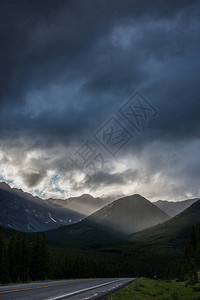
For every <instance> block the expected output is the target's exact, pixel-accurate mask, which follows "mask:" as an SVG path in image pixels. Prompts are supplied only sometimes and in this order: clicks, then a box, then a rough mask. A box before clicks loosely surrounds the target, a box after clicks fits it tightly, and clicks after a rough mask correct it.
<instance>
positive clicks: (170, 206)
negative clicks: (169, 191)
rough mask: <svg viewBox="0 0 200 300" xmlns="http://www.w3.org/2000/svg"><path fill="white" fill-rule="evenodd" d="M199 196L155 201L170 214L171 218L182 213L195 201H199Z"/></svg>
mask: <svg viewBox="0 0 200 300" xmlns="http://www.w3.org/2000/svg"><path fill="white" fill-rule="evenodd" d="M198 200H199V198H195V199H187V200H183V201H164V200H158V201H156V202H153V203H154V204H155V205H156V206H157V207H159V208H160V209H162V210H163V211H164V212H166V214H168V215H169V216H170V217H171V218H172V217H174V216H176V215H178V214H180V213H181V212H182V211H184V210H185V209H186V208H188V207H190V206H191V205H192V204H193V203H195V202H196V201H198Z"/></svg>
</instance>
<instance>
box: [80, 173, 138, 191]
mask: <svg viewBox="0 0 200 300" xmlns="http://www.w3.org/2000/svg"><path fill="white" fill-rule="evenodd" d="M137 176H138V172H137V171H136V170H130V169H127V170H126V171H124V172H116V173H113V174H112V173H106V172H102V171H99V172H97V173H95V174H93V176H91V177H89V176H87V177H86V179H85V181H84V183H82V184H84V186H85V187H92V188H93V189H97V188H98V187H99V186H109V185H122V184H127V183H128V181H131V182H134V180H135V179H136V178H137Z"/></svg>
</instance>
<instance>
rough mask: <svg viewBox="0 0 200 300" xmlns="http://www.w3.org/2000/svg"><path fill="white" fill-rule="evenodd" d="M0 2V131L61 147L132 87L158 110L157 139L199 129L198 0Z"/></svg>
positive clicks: (87, 130)
mask: <svg viewBox="0 0 200 300" xmlns="http://www.w3.org/2000/svg"><path fill="white" fill-rule="evenodd" d="M1 6H2V7H1V19H0V20H1V21H0V22H1V37H2V38H1V58H0V61H1V66H2V70H3V71H2V72H1V107H2V109H1V121H0V128H1V131H2V132H1V134H2V136H3V135H5V136H6V137H8V136H9V135H10V136H11V137H13V136H16V134H18V135H20V136H23V135H24V136H25V137H26V138H27V137H33V138H35V139H36V137H37V143H38V144H39V145H40V146H41V145H42V144H44V145H45V144H46V143H48V144H51V143H52V141H53V140H54V142H55V141H57V142H60V141H61V142H62V143H65V142H66V143H68V142H69V141H70V138H74V139H78V138H79V136H83V134H84V133H85V135H87V134H88V133H90V132H91V131H92V130H93V129H95V126H97V124H98V122H97V120H102V121H103V118H104V115H105V114H106V113H107V114H108V113H109V112H110V113H112V112H113V110H114V109H115V108H117V107H118V106H119V105H121V101H122V99H124V98H126V97H127V96H128V95H129V94H130V93H131V92H132V91H133V90H134V89H138V88H143V89H144V91H145V92H146V93H147V96H149V97H150V98H151V99H152V101H155V102H156V104H157V106H158V107H159V109H160V111H162V113H163V118H162V119H160V120H159V119H157V123H156V133H157V134H158V138H159V137H163V131H164V132H172V131H171V128H173V129H175V130H173V135H179V136H180V135H183V136H187V134H188V135H193V134H194V135H195V134H196V128H197V127H196V123H197V111H198V109H199V102H198V95H199V85H198V84H197V82H196V81H197V72H198V68H199V60H198V53H199V52H198V51H199V50H200V49H199V37H198V35H197V32H198V25H199V24H198V21H197V18H198V8H199V7H198V6H199V5H198V1H190V2H188V1H176V2H174V1H166V2H162V3H161V2H160V1H95V2H92V1H84V2H83V1H76V2H75V1H29V2H26V1H16V2H15V1H2V2H1ZM159 63H160V64H161V65H160V69H158V70H157V74H155V73H156V71H155V70H156V69H157V68H159ZM168 66H171V67H172V69H171V70H170V68H169V67H168ZM173 67H174V69H175V70H173ZM171 71H175V75H176V76H171V73H170V72H171ZM52 85H55V89H54V90H53V91H52V90H51V89H50V88H49V87H50V86H52ZM35 91H37V92H38V95H39V96H37V95H36V93H35ZM151 95H152V96H151ZM189 95H190V101H192V105H190V104H189V103H188V101H187V99H188V96H189ZM41 98H42V100H41ZM30 99H31V100H30ZM172 102H173V105H172ZM33 104H34V105H33ZM180 104H181V113H180V114H179V113H178V111H179V107H180ZM60 107H61V111H59V109H58V108H60ZM194 107H195V108H194ZM174 111H175V112H176V114H177V116H176V117H177V121H178V123H180V126H178V127H177V126H175V124H174V123H175V120H174V119H173V120H172V117H171V115H172V114H173V113H174ZM35 112H37V113H35ZM91 116H92V117H91ZM186 117H187V119H188V118H189V119H188V120H189V121H190V124H189V125H188V126H187V128H188V129H187V130H185V128H184V125H183V122H184V120H185V118H186ZM83 124H84V126H83ZM157 127H159V128H160V132H158V131H157ZM176 128H177V130H176ZM152 130H153V127H152ZM52 138H53V140H52ZM38 139H39V140H38ZM38 144H36V146H38Z"/></svg>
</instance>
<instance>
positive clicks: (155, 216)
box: [46, 194, 169, 245]
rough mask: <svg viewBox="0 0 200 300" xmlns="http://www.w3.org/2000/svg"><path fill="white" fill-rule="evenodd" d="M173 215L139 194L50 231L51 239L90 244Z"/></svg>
mask: <svg viewBox="0 0 200 300" xmlns="http://www.w3.org/2000/svg"><path fill="white" fill-rule="evenodd" d="M168 219H169V216H168V215H167V214H166V213H164V212H163V211H162V210H161V209H159V208H158V207H156V206H155V205H154V204H153V203H151V202H150V201H148V200H147V199H145V198H144V197H142V196H140V195H138V194H135V195H132V196H128V197H123V198H121V199H117V200H115V201H114V202H112V203H111V204H108V205H106V206H105V207H104V208H102V209H100V210H98V211H97V212H95V213H93V214H92V215H90V216H89V217H87V218H85V219H84V220H82V221H80V222H79V223H77V224H74V225H71V226H63V227H61V228H58V229H55V230H50V231H48V232H46V236H47V239H51V240H54V241H55V240H56V241H62V242H65V241H67V242H68V243H70V241H72V243H74V242H75V243H78V244H82V245H83V244H90V242H92V243H94V242H95V243H96V242H98V243H100V242H105V241H109V240H110V239H112V238H113V237H117V238H120V237H122V236H124V235H126V234H128V233H133V232H138V231H140V230H143V229H145V228H149V227H151V226H154V225H156V224H159V223H163V222H164V221H166V220H168Z"/></svg>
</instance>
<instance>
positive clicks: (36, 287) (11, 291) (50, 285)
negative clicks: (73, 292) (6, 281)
mask: <svg viewBox="0 0 200 300" xmlns="http://www.w3.org/2000/svg"><path fill="white" fill-rule="evenodd" d="M84 281H89V280H76V281H70V282H63V283H56V284H49V285H42V286H34V287H30V288H24V289H17V290H8V291H2V292H0V294H5V293H13V292H20V291H28V290H35V289H42V288H47V287H52V286H57V285H65V284H70V283H76V282H84Z"/></svg>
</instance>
